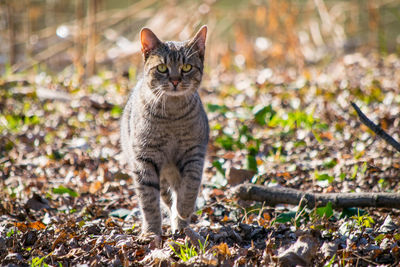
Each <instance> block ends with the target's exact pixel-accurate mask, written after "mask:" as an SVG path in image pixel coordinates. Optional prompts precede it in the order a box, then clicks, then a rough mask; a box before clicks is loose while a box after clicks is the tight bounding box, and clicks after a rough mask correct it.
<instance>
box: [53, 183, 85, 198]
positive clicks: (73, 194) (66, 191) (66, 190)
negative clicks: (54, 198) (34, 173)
mask: <svg viewBox="0 0 400 267" xmlns="http://www.w3.org/2000/svg"><path fill="white" fill-rule="evenodd" d="M53 193H54V194H58V195H62V194H68V195H70V196H71V197H77V196H79V194H78V193H77V192H75V191H74V190H72V189H69V188H67V187H64V186H62V185H60V186H59V187H57V188H53Z"/></svg>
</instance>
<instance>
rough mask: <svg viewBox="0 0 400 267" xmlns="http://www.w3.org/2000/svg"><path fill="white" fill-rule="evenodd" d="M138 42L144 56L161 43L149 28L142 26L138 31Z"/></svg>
mask: <svg viewBox="0 0 400 267" xmlns="http://www.w3.org/2000/svg"><path fill="white" fill-rule="evenodd" d="M140 43H141V45H142V53H143V55H144V56H145V58H146V57H147V55H148V54H149V53H150V52H151V51H152V50H154V49H155V48H156V47H157V46H159V45H160V44H161V41H160V40H159V39H158V38H157V36H156V35H155V34H154V33H153V32H152V31H151V30H150V29H148V28H143V29H142V30H141V31H140Z"/></svg>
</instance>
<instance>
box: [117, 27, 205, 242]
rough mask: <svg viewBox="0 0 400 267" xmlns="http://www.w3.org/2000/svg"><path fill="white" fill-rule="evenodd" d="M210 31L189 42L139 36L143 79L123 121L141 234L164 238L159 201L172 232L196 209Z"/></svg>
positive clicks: (143, 32) (123, 139) (202, 155)
mask: <svg viewBox="0 0 400 267" xmlns="http://www.w3.org/2000/svg"><path fill="white" fill-rule="evenodd" d="M206 35H207V27H206V26H203V27H202V28H201V29H200V30H199V31H198V32H197V34H196V35H195V37H194V38H192V39H191V40H188V41H184V42H175V41H167V42H161V41H160V40H159V39H158V38H157V36H156V35H155V34H154V33H153V32H152V31H151V30H150V29H148V28H143V29H142V30H141V32H140V42H141V48H142V54H143V57H144V74H143V78H142V79H141V80H140V81H139V82H138V83H137V85H136V86H135V88H134V89H133V90H132V91H131V93H130V96H129V99H128V102H127V104H126V106H125V108H124V112H123V115H122V118H121V147H122V151H123V154H124V156H125V157H126V160H127V162H128V164H129V167H130V169H131V172H132V176H133V180H134V186H135V193H136V195H137V196H138V200H139V207H140V211H141V214H142V217H143V218H142V234H143V235H156V236H160V235H161V234H162V230H161V221H162V220H161V218H162V216H161V211H160V196H161V199H162V202H163V203H164V204H165V205H166V206H167V207H168V211H169V215H170V219H171V230H172V232H173V233H175V232H176V231H182V230H183V229H184V228H185V227H186V226H187V225H188V223H189V219H190V217H191V214H192V213H193V211H194V209H195V204H196V199H197V195H198V191H199V188H200V184H201V179H202V173H203V166H204V160H205V155H206V149H207V144H208V138H209V125H208V119H207V115H206V112H205V111H204V108H203V104H202V102H201V100H200V96H199V94H198V92H197V91H198V88H199V86H200V82H201V79H202V75H203V63H204V53H205V42H206Z"/></svg>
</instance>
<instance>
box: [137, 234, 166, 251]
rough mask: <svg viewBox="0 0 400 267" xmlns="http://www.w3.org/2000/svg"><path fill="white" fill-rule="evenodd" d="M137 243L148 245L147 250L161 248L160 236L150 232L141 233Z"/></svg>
mask: <svg viewBox="0 0 400 267" xmlns="http://www.w3.org/2000/svg"><path fill="white" fill-rule="evenodd" d="M137 241H138V242H139V243H148V244H149V248H150V249H152V248H161V247H162V238H161V235H157V234H154V233H151V232H144V233H141V234H140V235H139V236H138V238H137Z"/></svg>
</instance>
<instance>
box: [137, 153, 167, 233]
mask: <svg viewBox="0 0 400 267" xmlns="http://www.w3.org/2000/svg"><path fill="white" fill-rule="evenodd" d="M134 166H135V168H134V171H133V173H134V182H135V193H136V195H137V196H138V200H139V207H140V210H141V213H142V216H143V218H142V234H144V235H151V234H155V235H157V236H160V235H161V211H160V179H159V171H158V167H157V164H156V163H155V162H154V161H153V160H151V159H149V158H143V157H137V159H136V161H135V164H134Z"/></svg>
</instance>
